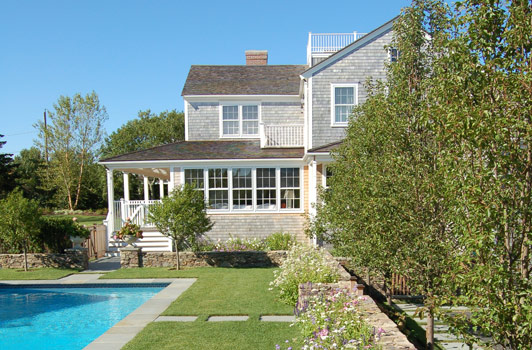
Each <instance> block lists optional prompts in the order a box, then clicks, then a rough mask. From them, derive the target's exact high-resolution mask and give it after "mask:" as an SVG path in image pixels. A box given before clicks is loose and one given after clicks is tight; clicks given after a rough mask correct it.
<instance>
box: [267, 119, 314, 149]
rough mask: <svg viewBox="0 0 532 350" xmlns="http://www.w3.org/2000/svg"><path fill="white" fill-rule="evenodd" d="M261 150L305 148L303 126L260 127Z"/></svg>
mask: <svg viewBox="0 0 532 350" xmlns="http://www.w3.org/2000/svg"><path fill="white" fill-rule="evenodd" d="M259 133H260V147H261V148H296V147H303V142H304V134H303V125H301V124H289V125H288V124H287V125H264V124H260V125H259Z"/></svg>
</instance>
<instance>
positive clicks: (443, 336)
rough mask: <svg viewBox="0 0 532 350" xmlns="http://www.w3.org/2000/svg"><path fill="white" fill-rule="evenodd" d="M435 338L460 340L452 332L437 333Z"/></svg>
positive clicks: (439, 339)
mask: <svg viewBox="0 0 532 350" xmlns="http://www.w3.org/2000/svg"><path fill="white" fill-rule="evenodd" d="M434 338H435V339H436V340H438V341H440V342H441V341H446V340H458V338H457V337H456V335H454V334H450V333H435V334H434Z"/></svg>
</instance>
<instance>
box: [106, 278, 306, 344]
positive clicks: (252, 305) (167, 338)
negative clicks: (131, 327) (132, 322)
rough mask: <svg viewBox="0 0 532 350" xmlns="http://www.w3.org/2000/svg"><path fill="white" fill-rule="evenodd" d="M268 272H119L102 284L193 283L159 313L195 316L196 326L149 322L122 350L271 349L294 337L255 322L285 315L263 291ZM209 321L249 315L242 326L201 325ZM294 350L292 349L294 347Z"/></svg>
mask: <svg viewBox="0 0 532 350" xmlns="http://www.w3.org/2000/svg"><path fill="white" fill-rule="evenodd" d="M273 271H274V269H272V268H246V269H243V268H242V269H239V268H196V269H190V270H183V271H175V270H168V269H164V268H141V269H127V270H126V269H123V270H122V269H120V270H117V271H115V272H111V273H108V274H106V275H105V276H103V278H168V277H173V278H176V277H182V278H190V277H195V278H197V279H198V280H197V281H196V282H195V283H194V284H193V285H192V286H191V287H190V288H189V289H187V290H186V291H185V292H184V293H183V294H182V295H181V296H180V297H179V298H178V299H177V300H175V301H174V302H173V303H172V304H171V305H170V306H169V307H168V309H167V310H166V311H165V312H164V313H163V315H166V316H177V315H197V316H199V317H198V320H197V321H196V322H191V323H185V322H154V323H151V324H149V325H148V326H147V327H146V328H145V329H144V330H142V332H141V333H139V334H138V335H137V336H136V337H135V338H134V339H133V340H132V341H131V342H129V343H128V344H127V345H126V347H124V349H127V350H131V349H197V350H203V349H205V350H207V349H209V350H211V349H222V350H223V349H231V350H244V349H275V345H276V344H281V343H283V344H284V342H285V340H290V342H291V343H293V339H294V338H295V337H297V336H298V333H299V332H298V329H297V328H295V327H290V323H281V322H261V321H259V316H260V315H291V314H292V307H290V306H288V305H285V304H282V303H280V302H279V301H277V300H276V299H275V296H276V294H275V293H274V292H272V291H269V290H268V288H269V282H270V281H271V280H272V279H273ZM212 315H249V320H248V321H245V322H206V320H207V318H208V317H209V316H212ZM294 348H295V347H294Z"/></svg>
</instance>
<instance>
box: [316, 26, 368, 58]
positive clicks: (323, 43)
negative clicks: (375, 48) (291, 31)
mask: <svg viewBox="0 0 532 350" xmlns="http://www.w3.org/2000/svg"><path fill="white" fill-rule="evenodd" d="M366 34H367V33H358V32H352V33H308V44H307V63H308V64H310V63H311V59H312V55H315V54H318V55H319V54H332V53H334V52H336V51H339V50H341V49H343V48H344V47H346V46H347V45H349V44H351V43H353V42H355V41H357V40H358V39H360V38H362V37H363V36H364V35H366Z"/></svg>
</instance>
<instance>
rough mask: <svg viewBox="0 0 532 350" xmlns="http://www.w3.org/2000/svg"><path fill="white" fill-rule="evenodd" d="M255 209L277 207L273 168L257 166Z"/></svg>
mask: <svg viewBox="0 0 532 350" xmlns="http://www.w3.org/2000/svg"><path fill="white" fill-rule="evenodd" d="M257 209H277V186H276V175H275V168H257Z"/></svg>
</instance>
